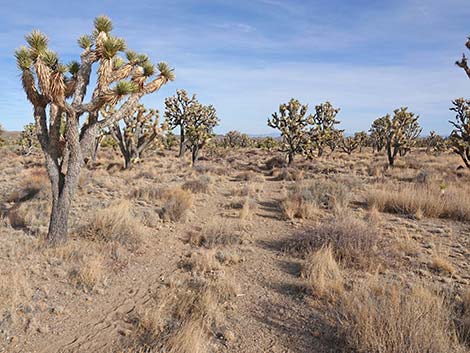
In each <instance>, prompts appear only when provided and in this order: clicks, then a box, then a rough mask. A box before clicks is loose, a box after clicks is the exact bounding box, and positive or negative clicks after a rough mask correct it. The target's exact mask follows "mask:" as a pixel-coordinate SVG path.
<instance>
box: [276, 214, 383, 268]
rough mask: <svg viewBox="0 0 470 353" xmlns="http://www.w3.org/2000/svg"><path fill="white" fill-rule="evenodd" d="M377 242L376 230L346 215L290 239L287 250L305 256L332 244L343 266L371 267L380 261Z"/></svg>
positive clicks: (334, 252) (335, 254)
mask: <svg viewBox="0 0 470 353" xmlns="http://www.w3.org/2000/svg"><path fill="white" fill-rule="evenodd" d="M377 245H378V235H377V233H376V230H375V229H374V228H373V227H371V226H370V225H369V224H367V223H366V222H364V221H362V220H360V219H358V218H355V217H354V216H353V215H349V214H346V215H345V216H340V217H337V218H335V219H334V220H331V221H328V222H325V223H322V224H320V225H318V226H316V227H314V228H313V229H312V230H310V231H308V232H306V233H304V234H302V235H301V236H300V237H299V238H297V239H293V240H291V241H289V242H288V244H287V245H286V247H285V250H287V251H289V252H292V253H294V254H298V255H301V256H305V255H307V254H309V253H311V252H312V251H315V250H319V249H321V248H322V247H331V250H332V251H333V254H334V256H335V259H336V260H337V261H339V262H340V263H341V264H342V265H344V266H350V267H354V268H360V269H372V268H374V267H375V266H377V265H378V264H379V256H378V251H377V250H378V249H377Z"/></svg>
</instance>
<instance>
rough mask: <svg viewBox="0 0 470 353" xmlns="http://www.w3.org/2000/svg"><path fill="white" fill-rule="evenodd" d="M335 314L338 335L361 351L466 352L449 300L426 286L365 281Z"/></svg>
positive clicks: (387, 352)
mask: <svg viewBox="0 0 470 353" xmlns="http://www.w3.org/2000/svg"><path fill="white" fill-rule="evenodd" d="M336 315H337V325H338V329H339V334H340V335H341V337H342V338H343V339H344V340H345V341H346V342H347V344H348V345H349V346H350V347H351V348H353V349H355V350H356V351H357V352H364V353H366V352H367V353H422V352H429V353H450V352H455V353H457V352H464V349H463V347H461V346H460V345H459V343H458V340H457V333H456V330H455V327H454V324H453V322H452V319H451V318H452V315H451V312H450V310H449V308H448V306H447V305H446V303H445V301H444V300H443V299H442V298H441V297H439V296H438V295H436V294H434V293H432V292H431V291H430V290H429V289H427V288H425V287H422V286H415V287H413V288H406V287H405V286H404V285H401V284H387V283H382V282H377V281H374V280H369V281H366V282H365V283H362V284H358V285H355V286H354V287H353V289H352V290H351V291H349V292H344V295H342V297H341V300H340V302H339V304H338V307H337V313H336Z"/></svg>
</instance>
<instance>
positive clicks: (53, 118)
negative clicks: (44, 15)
mask: <svg viewBox="0 0 470 353" xmlns="http://www.w3.org/2000/svg"><path fill="white" fill-rule="evenodd" d="M94 27H95V28H94V31H93V34H92V35H84V36H82V37H80V38H79V40H78V44H79V45H80V47H81V48H82V49H83V51H82V53H81V55H80V62H72V63H71V64H70V65H68V66H66V65H64V64H62V63H61V62H60V61H59V57H58V55H57V54H56V53H54V52H53V51H51V50H50V49H49V48H48V39H47V37H46V36H45V35H44V34H42V33H41V32H39V31H33V32H32V33H30V34H29V35H27V36H26V42H27V44H28V46H27V47H21V48H20V49H18V50H17V51H16V53H15V56H16V60H17V65H18V68H19V69H20V71H21V74H22V75H21V79H22V83H23V87H24V90H25V92H26V96H27V98H28V100H29V101H30V102H31V103H32V105H33V107H34V120H35V125H36V133H37V136H38V140H39V143H40V145H41V148H42V151H43V152H44V156H45V164H46V169H47V172H48V174H49V178H50V182H51V191H52V212H51V218H50V223H49V231H48V233H47V236H46V239H47V241H48V243H49V244H51V245H55V244H58V243H63V242H65V241H66V239H67V228H68V218H69V210H70V206H71V203H72V200H73V197H74V194H75V190H76V188H77V184H78V179H79V175H80V170H81V167H82V164H83V161H84V156H87V155H88V154H89V153H90V149H91V148H92V146H93V141H94V139H95V138H96V137H97V134H98V132H99V131H100V129H104V128H109V127H110V126H113V125H114V124H115V123H116V122H117V121H120V120H121V119H123V118H125V117H127V116H129V114H131V112H132V111H133V110H134V109H135V107H136V105H137V104H138V103H139V100H140V98H141V97H142V96H143V95H146V94H149V93H152V92H155V91H156V90H158V89H159V88H160V87H161V86H162V85H163V84H165V83H167V82H168V81H170V80H173V78H174V76H173V72H172V70H170V69H169V67H168V66H167V65H166V64H164V63H160V64H158V71H159V73H158V74H157V76H156V77H154V78H151V77H152V76H154V74H155V72H156V69H155V67H154V65H153V64H152V63H150V61H149V60H148V57H147V56H145V55H138V54H136V53H135V52H132V51H127V52H126V55H125V57H126V60H124V59H123V58H122V57H121V56H120V53H123V52H124V50H125V49H126V44H125V42H124V40H123V39H121V38H117V37H114V36H112V35H111V30H112V23H111V20H110V19H109V18H107V17H105V16H101V17H98V18H96V19H95V22H94ZM94 64H96V65H97V71H96V75H97V83H96V85H95V86H94V88H93V87H92V85H91V84H90V78H91V72H92V67H93V65H94ZM90 86H91V87H90ZM87 90H89V91H91V94H90V96H89V97H90V100H89V101H88V102H85V97H86V96H87V95H86V93H87ZM87 97H88V96H87ZM118 102H119V103H120V106H119V110H117V111H116V112H115V113H114V114H112V115H110V116H103V117H101V119H100V114H99V112H100V110H101V108H102V107H103V106H105V105H106V104H111V105H114V104H117V103H118ZM84 116H87V119H86V120H85V121H84V122H80V118H83V117H84ZM62 121H64V122H65V131H64V134H63V136H61V132H60V130H61V129H60V127H61V122H62ZM61 137H63V144H62V143H61Z"/></svg>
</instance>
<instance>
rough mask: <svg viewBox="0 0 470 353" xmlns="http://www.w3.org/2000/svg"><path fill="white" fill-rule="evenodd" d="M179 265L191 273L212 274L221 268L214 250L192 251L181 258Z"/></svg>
mask: <svg viewBox="0 0 470 353" xmlns="http://www.w3.org/2000/svg"><path fill="white" fill-rule="evenodd" d="M179 266H180V267H181V268H184V269H186V270H188V271H190V272H191V273H192V274H196V275H204V276H212V275H215V274H216V273H217V272H218V271H220V270H221V268H222V267H221V264H220V262H219V261H218V260H217V258H216V252H215V250H200V251H192V252H190V253H189V254H187V255H186V257H185V258H183V259H182V260H181V261H180V263H179Z"/></svg>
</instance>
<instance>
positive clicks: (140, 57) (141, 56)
mask: <svg viewBox="0 0 470 353" xmlns="http://www.w3.org/2000/svg"><path fill="white" fill-rule="evenodd" d="M137 61H138V62H139V63H140V64H143V63H145V62H147V61H149V57H148V56H147V55H145V54H139V55H137Z"/></svg>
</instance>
